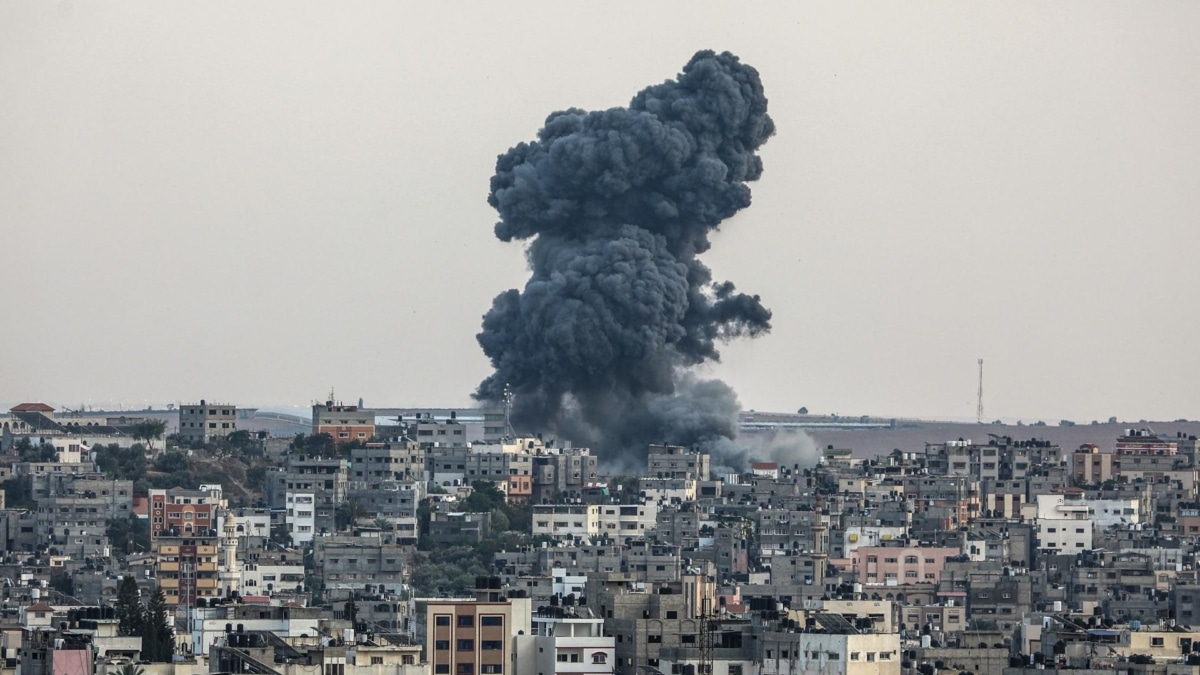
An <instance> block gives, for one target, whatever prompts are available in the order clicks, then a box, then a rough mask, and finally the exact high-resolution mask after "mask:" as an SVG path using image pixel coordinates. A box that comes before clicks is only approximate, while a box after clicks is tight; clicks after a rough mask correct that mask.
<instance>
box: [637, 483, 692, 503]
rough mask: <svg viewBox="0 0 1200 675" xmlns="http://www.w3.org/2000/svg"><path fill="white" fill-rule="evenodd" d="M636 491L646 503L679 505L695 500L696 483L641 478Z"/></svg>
mask: <svg viewBox="0 0 1200 675" xmlns="http://www.w3.org/2000/svg"><path fill="white" fill-rule="evenodd" d="M638 490H639V491H640V492H641V493H642V495H643V496H644V497H645V501H648V502H658V503H660V504H681V503H683V502H691V501H695V500H696V481H694V480H692V479H691V478H641V479H639V480H638Z"/></svg>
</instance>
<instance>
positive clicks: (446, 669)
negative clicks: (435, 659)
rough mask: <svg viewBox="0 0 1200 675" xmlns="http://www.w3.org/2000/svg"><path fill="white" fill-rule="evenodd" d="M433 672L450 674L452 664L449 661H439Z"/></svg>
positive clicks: (436, 674) (435, 674) (435, 673)
mask: <svg viewBox="0 0 1200 675" xmlns="http://www.w3.org/2000/svg"><path fill="white" fill-rule="evenodd" d="M433 672H434V675H449V673H450V664H448V663H439V664H437V665H436V666H434V667H433Z"/></svg>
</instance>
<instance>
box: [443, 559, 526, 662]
mask: <svg viewBox="0 0 1200 675" xmlns="http://www.w3.org/2000/svg"><path fill="white" fill-rule="evenodd" d="M484 581H485V584H483V585H494V586H497V587H498V586H499V585H500V584H499V579H495V578H484ZM488 581H494V582H495V583H490V584H489V583H487V582H488ZM530 618H531V617H530V605H529V599H528V598H506V597H504V595H503V593H501V592H500V591H499V590H498V588H496V589H478V590H477V591H476V598H475V599H474V600H429V601H427V603H426V605H425V660H426V661H427V662H428V663H429V664H430V667H431V670H432V673H433V675H503V674H504V673H506V672H511V670H510V669H511V668H512V664H513V663H514V654H515V638H516V636H517V635H518V634H522V635H529V634H530V633H531V630H532V626H531V622H530Z"/></svg>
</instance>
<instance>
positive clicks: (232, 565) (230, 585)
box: [218, 511, 242, 595]
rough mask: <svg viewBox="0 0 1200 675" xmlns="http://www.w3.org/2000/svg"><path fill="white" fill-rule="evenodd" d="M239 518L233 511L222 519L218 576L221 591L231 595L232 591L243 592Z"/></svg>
mask: <svg viewBox="0 0 1200 675" xmlns="http://www.w3.org/2000/svg"><path fill="white" fill-rule="evenodd" d="M237 550H238V537H237V516H235V515H233V511H226V512H225V514H224V517H223V518H222V519H221V556H220V558H219V561H220V566H219V568H218V576H219V577H220V579H221V591H222V593H224V594H225V595H229V593H230V592H231V591H238V592H241V587H242V568H241V565H239V564H238V557H237Z"/></svg>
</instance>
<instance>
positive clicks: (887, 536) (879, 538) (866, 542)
mask: <svg viewBox="0 0 1200 675" xmlns="http://www.w3.org/2000/svg"><path fill="white" fill-rule="evenodd" d="M906 534H908V531H907V529H906V528H903V527H884V526H881V525H868V526H863V527H857V526H856V527H847V528H846V533H845V541H844V544H845V547H846V548H845V552H846V556H847V557H849V556H850V554H851V553H853V552H854V550H855V549H857V548H858V547H859V546H882V545H883V544H884V542H888V541H892V540H893V539H903V538H904V536H905V535H906Z"/></svg>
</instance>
